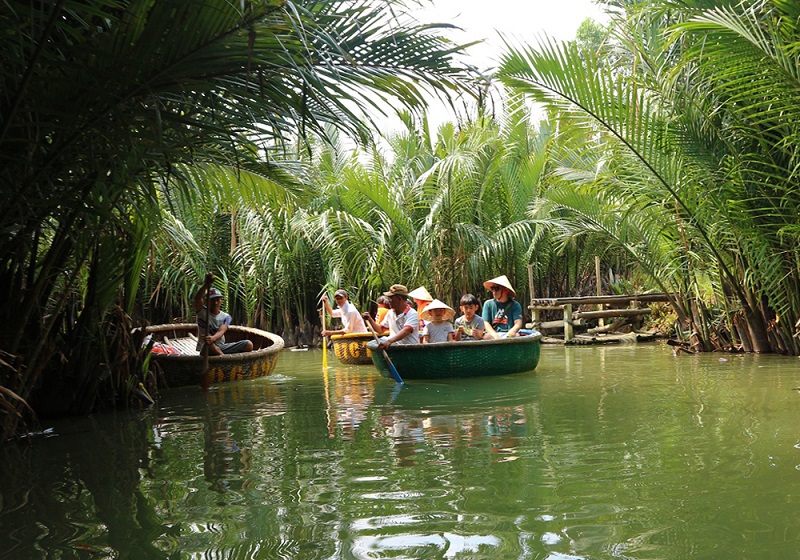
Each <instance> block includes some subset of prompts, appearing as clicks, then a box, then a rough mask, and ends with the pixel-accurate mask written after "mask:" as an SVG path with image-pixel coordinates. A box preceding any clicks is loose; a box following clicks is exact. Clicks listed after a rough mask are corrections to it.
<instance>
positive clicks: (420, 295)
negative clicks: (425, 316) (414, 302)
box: [408, 286, 433, 301]
mask: <svg viewBox="0 0 800 560" xmlns="http://www.w3.org/2000/svg"><path fill="white" fill-rule="evenodd" d="M408 297H410V298H411V299H418V300H420V301H433V296H432V295H431V294H430V293H428V290H426V289H425V286H420V287H419V288H417V289H416V290H411V291H410V292H409V293H408Z"/></svg>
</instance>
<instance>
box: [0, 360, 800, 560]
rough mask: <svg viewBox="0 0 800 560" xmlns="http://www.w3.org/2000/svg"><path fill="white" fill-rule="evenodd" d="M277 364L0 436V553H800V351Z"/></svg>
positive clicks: (22, 558) (22, 556) (560, 559)
mask: <svg viewBox="0 0 800 560" xmlns="http://www.w3.org/2000/svg"><path fill="white" fill-rule="evenodd" d="M329 358H330V362H331V363H330V367H329V368H328V370H327V373H326V374H323V371H322V369H321V352H320V351H319V350H317V351H308V352H291V351H285V352H284V353H283V354H282V355H281V357H280V359H279V362H278V367H277V369H276V372H275V374H274V375H273V376H271V377H269V378H265V379H260V380H256V381H248V382H240V383H234V384H227V385H220V386H216V387H212V389H211V391H210V392H209V393H207V394H204V393H202V392H200V391H199V390H198V389H195V388H187V389H181V390H173V391H167V392H164V393H162V395H161V397H160V399H159V402H158V403H157V405H156V406H155V407H154V408H153V409H152V410H148V411H140V412H119V411H118V412H116V413H114V414H105V415H95V416H93V417H91V418H84V419H71V420H61V421H58V422H50V423H44V424H43V427H52V428H53V431H54V433H55V434H56V435H55V436H53V437H47V438H34V439H31V440H30V441H29V442H28V443H22V444H19V443H13V444H7V445H5V446H3V447H0V468H2V477H0V478H1V480H0V558H2V559H6V558H9V559H14V560H26V559H44V558H47V559H51V558H52V559H73V558H74V559H78V558H80V559H88V558H92V559H95V558H97V559H99V558H132V559H156V558H171V559H184V558H185V559H189V558H191V559H255V558H258V559H267V558H301V559H334V558H357V559H362V558H363V559H372V558H445V559H463V558H502V559H505V558H509V559H511V558H513V559H523V558H524V559H528V558H534V559H550V560H574V559H611V558H624V559H637V560H638V559H641V560H644V559H684V558H685V559H689V558H692V559H695V558H719V559H739V558H747V559H759V558H764V559H778V558H798V557H800V421H798V420H799V419H800V415H799V414H798V411H799V410H800V391H798V390H796V389H795V388H796V387H798V386H800V367H799V366H800V359H798V358H787V357H780V356H753V355H746V356H738V355H737V356H733V355H725V356H721V355H719V354H707V355H695V356H690V355H681V356H679V357H674V356H673V355H672V352H671V351H670V349H669V347H667V346H665V345H663V344H652V345H651V344H647V345H632V346H617V347H583V348H580V347H576V348H563V347H552V346H545V347H544V348H543V350H542V359H541V361H540V363H539V367H538V368H537V370H536V371H535V372H530V373H524V374H517V375H511V376H501V377H494V378H480V379H472V380H467V381H458V380H454V381H451V382H435V383H425V382H414V383H413V384H411V383H410V384H408V385H407V386H405V387H402V388H400V387H399V386H398V387H396V386H395V385H394V384H393V383H391V382H390V381H388V380H386V379H384V378H382V377H380V376H379V375H378V374H377V373H376V372H375V371H374V369H373V368H372V367H371V366H342V365H340V364H339V363H338V362H337V361H336V358H335V357H334V356H333V355H332V353H331V354H329Z"/></svg>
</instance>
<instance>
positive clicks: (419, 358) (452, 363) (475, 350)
mask: <svg viewBox="0 0 800 560" xmlns="http://www.w3.org/2000/svg"><path fill="white" fill-rule="evenodd" d="M541 338H542V335H541V334H540V333H538V332H535V331H534V333H533V334H531V335H528V336H517V337H513V338H500V339H497V340H467V341H463V342H439V343H436V344H393V345H392V346H390V347H389V349H388V350H387V353H388V354H389V358H390V359H391V360H392V363H393V364H394V366H395V367H396V368H397V372H398V373H399V374H400V377H402V378H403V379H404V380H405V379H452V378H458V377H482V376H493V375H507V374H511V373H522V372H525V371H532V370H534V369H536V366H537V364H538V363H539V353H540V351H541V348H540V340H541ZM367 348H369V349H370V350H371V352H372V362H373V363H374V364H375V367H376V368H378V371H380V372H381V373H382V374H383V375H384V376H385V377H388V378H389V379H392V375H391V373H390V372H389V367H388V365H387V364H386V360H385V359H384V357H383V352H380V351H378V344H377V343H376V342H375V341H374V340H373V341H372V342H370V343H368V344H367Z"/></svg>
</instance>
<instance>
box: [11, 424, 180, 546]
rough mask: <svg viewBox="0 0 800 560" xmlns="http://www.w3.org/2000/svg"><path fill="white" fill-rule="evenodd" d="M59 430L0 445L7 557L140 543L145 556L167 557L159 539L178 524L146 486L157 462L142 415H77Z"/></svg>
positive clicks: (58, 426)
mask: <svg viewBox="0 0 800 560" xmlns="http://www.w3.org/2000/svg"><path fill="white" fill-rule="evenodd" d="M54 433H55V434H57V435H55V436H54V437H50V438H47V439H44V440H42V439H39V440H36V441H34V442H32V443H31V445H30V446H28V445H27V444H26V443H19V444H8V445H5V446H2V447H0V464H1V466H0V470H2V472H3V477H2V482H0V495H1V496H2V509H0V557H2V558H14V559H25V558H50V557H58V558H87V557H95V556H96V555H99V556H106V555H107V554H108V553H109V552H110V551H114V550H131V549H135V550H137V555H138V557H140V558H154V559H155V558H164V557H165V555H164V553H163V551H160V550H158V549H156V548H155V547H154V545H153V543H154V542H155V541H156V540H157V539H158V538H159V537H160V536H161V535H165V534H169V533H170V532H171V531H172V529H171V528H170V527H168V526H167V525H165V524H163V523H162V522H161V521H160V520H159V516H158V514H157V513H156V511H155V508H154V507H153V505H152V503H151V502H149V501H148V500H147V499H146V498H145V497H144V495H143V494H142V492H141V491H140V488H139V483H140V479H141V476H142V473H146V472H147V471H148V469H149V465H150V459H149V456H148V438H147V423H146V422H145V421H143V419H142V417H141V416H140V415H130V414H127V413H119V414H108V415H97V416H94V417H91V418H85V419H80V420H74V419H72V420H69V421H67V422H64V423H63V424H59V423H57V424H56V425H55V429H54ZM98 535H103V537H102V538H101V539H98ZM101 543H102V544H101Z"/></svg>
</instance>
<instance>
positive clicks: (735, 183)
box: [500, 2, 800, 352]
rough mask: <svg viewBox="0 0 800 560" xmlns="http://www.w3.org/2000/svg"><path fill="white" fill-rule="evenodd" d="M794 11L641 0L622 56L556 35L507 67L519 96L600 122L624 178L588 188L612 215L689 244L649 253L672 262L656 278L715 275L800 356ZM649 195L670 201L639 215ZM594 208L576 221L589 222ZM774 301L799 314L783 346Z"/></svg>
mask: <svg viewBox="0 0 800 560" xmlns="http://www.w3.org/2000/svg"><path fill="white" fill-rule="evenodd" d="M667 8H669V9H667ZM790 9H793V8H790V7H789V6H788V4H786V3H783V2H760V3H756V4H752V5H750V4H748V5H740V6H738V7H733V6H731V7H726V8H721V7H720V8H712V9H704V8H703V7H702V6H699V5H698V6H696V7H692V6H691V3H687V4H682V5H681V6H678V5H676V4H674V3H672V4H670V3H668V2H663V3H632V4H630V5H629V6H627V10H626V12H625V15H627V16H628V17H627V19H623V18H619V19H618V20H617V22H616V23H617V38H618V40H619V41H618V47H617V53H624V54H623V56H620V57H619V58H618V60H617V63H616V64H615V65H603V64H598V62H597V61H595V60H593V59H592V56H591V54H588V53H580V52H578V51H577V48H576V47H574V46H571V45H566V46H565V45H556V44H553V43H551V42H547V41H545V42H544V43H543V44H541V45H540V46H539V48H538V49H533V48H530V47H520V48H511V49H510V50H509V53H508V54H507V55H506V57H505V59H504V61H503V65H502V68H501V71H500V76H501V79H502V80H503V81H504V82H505V83H507V84H508V85H509V86H510V87H512V88H514V89H515V90H516V91H521V92H524V93H528V94H530V95H532V96H534V97H535V98H536V99H537V100H539V101H542V102H545V103H548V105H549V106H551V107H553V108H556V109H557V110H558V111H560V112H561V114H564V115H568V116H569V117H570V118H582V119H583V120H584V121H585V122H587V123H588V124H589V126H594V127H595V128H596V130H597V133H598V135H600V137H602V138H604V139H605V140H604V143H605V144H604V147H602V148H600V149H603V150H604V157H605V162H604V167H605V168H606V172H605V173H604V175H606V174H607V176H608V177H611V178H613V180H611V181H608V180H604V179H602V178H601V179H600V180H598V181H597V182H596V183H595V185H594V187H593V188H592V189H589V190H588V191H587V190H586V189H584V190H582V191H580V192H582V193H584V195H586V194H587V193H588V194H589V196H594V197H596V200H597V202H599V201H600V200H602V199H603V198H605V199H607V200H609V201H610V202H611V203H612V206H611V207H608V208H606V209H605V210H604V212H606V213H608V214H610V215H618V216H619V219H620V220H624V221H625V222H626V226H627V227H630V226H634V225H636V224H635V222H636V220H638V221H639V222H640V224H639V225H637V226H636V228H635V229H636V230H637V231H638V232H639V233H640V234H644V232H646V231H647V229H648V227H649V229H650V230H651V231H652V232H653V233H658V235H659V236H660V235H662V233H659V232H663V233H667V235H668V238H671V239H672V240H673V242H675V243H676V244H677V246H680V245H683V252H682V254H681V253H679V252H676V251H674V250H673V251H668V252H666V253H663V254H662V255H660V256H659V254H658V253H650V254H648V257H652V258H660V259H661V260H662V263H661V264H660V265H659V264H658V263H656V262H653V263H652V265H653V266H652V267H651V268H650V272H651V274H653V275H654V278H658V277H661V278H662V280H663V277H662V276H660V274H659V273H658V270H662V271H667V270H673V271H681V270H683V274H684V275H685V278H686V279H688V280H690V281H691V282H693V284H692V285H693V286H694V289H693V290H692V291H695V292H698V293H699V292H700V291H701V290H700V288H699V287H700V286H701V285H702V282H703V278H705V275H706V274H710V275H711V277H712V278H713V279H715V284H716V285H715V293H716V294H717V296H718V297H719V298H720V299H721V300H724V298H726V297H727V295H726V294H730V293H732V294H734V295H735V296H736V304H735V305H736V306H738V307H740V308H741V309H742V312H743V313H744V315H745V316H746V318H747V321H748V327H749V328H750V332H751V336H752V337H753V339H754V346H755V347H756V349H757V350H760V351H767V350H769V349H775V350H780V351H790V352H797V351H798V348H797V345H796V343H795V342H791V341H788V339H789V338H790V336H791V325H792V324H793V322H794V319H795V318H796V317H797V316H798V312H800V307H798V301H797V296H796V295H795V294H797V272H796V271H797V267H796V262H797V253H796V243H793V242H792V241H790V239H791V237H792V235H793V234H794V231H796V223H797V210H798V208H797V203H798V201H800V199H798V197H797V195H796V189H794V187H793V186H792V185H793V182H794V181H793V180H792V179H793V177H794V176H795V173H796V168H797V163H796V152H797V146H798V135H797V130H796V122H797V116H798V115H797V114H796V113H797V107H798V103H797V102H798V98H797V97H798V95H800V88H798V80H797V76H798V67H797V59H796V56H793V53H794V50H793V49H794V47H792V45H796V44H797V39H798V30H797V23H796V22H797V20H796V18H792V17H791V14H790V13H789V10H790ZM782 10H784V11H782ZM794 11H795V12H796V9H794ZM670 26H672V27H670ZM615 143H616V144H618V145H619V148H617V147H615V145H614V144H615ZM620 148H621V149H620ZM609 189H610V191H609ZM592 192H593V193H594V194H591V193H592ZM607 192H613V193H614V196H615V197H616V201H615V200H613V199H609V198H608V196H607ZM555 193H556V191H553V194H554V195H555ZM575 202H577V201H575ZM582 203H584V204H585V203H586V201H585V200H584V201H582ZM641 204H647V205H648V206H647V207H648V208H655V206H651V205H659V204H661V205H662V207H661V208H659V209H658V211H657V212H656V213H655V214H652V213H650V212H647V213H641V212H632V211H631V210H636V209H637V207H640V205H641ZM567 206H569V207H571V206H573V204H567V205H563V206H561V207H567ZM671 207H672V210H674V215H673V218H674V219H670V218H669V213H670V209H671ZM615 209H616V210H615ZM620 212H622V213H623V214H622V215H620V214H619V213H620ZM585 217H586V216H585V215H582V214H581V213H580V212H579V213H577V214H572V216H571V217H570V216H566V217H565V218H566V219H567V220H570V219H572V220H574V221H575V224H576V225H579V224H581V221H582V220H583V219H584V218H585ZM598 223H602V222H601V221H599V220H592V224H598ZM648 223H649V226H648ZM669 224H671V226H669V228H670V229H671V231H667V230H664V229H663V227H664V226H665V225H669ZM561 227H563V226H561ZM590 230H591V228H590ZM789 232H792V233H789ZM597 234H598V235H603V236H608V235H609V234H610V232H609V231H607V230H604V231H598V232H597ZM648 237H653V236H648ZM676 259H677V260H676ZM681 263H682V264H681ZM643 264H644V262H643ZM765 304H766V305H765ZM771 310H778V312H779V313H780V314H783V315H784V317H786V316H788V317H789V318H790V321H785V320H784V322H783V323H782V324H781V325H779V329H780V330H781V334H775V335H774V336H777V337H778V338H780V337H783V340H782V341H780V340H778V339H776V338H774V336H773V334H771V333H773V332H777V331H771V330H770V331H769V332H768V327H769V324H770V323H769V322H770V321H771V318H770V316H771V313H772V311H771ZM770 328H771V327H770ZM768 338H769V341H768V340H767V339H768Z"/></svg>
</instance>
